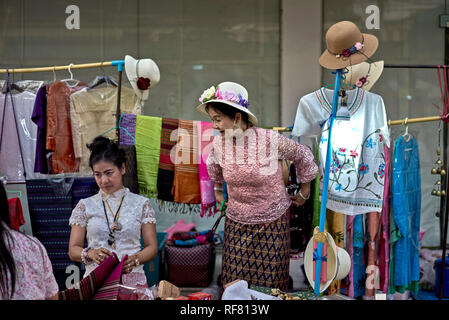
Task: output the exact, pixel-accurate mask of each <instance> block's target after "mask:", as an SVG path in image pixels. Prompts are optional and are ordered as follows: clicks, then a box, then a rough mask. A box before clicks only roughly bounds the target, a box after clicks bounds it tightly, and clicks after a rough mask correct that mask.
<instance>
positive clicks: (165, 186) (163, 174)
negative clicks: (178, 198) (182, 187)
mask: <svg viewBox="0 0 449 320" xmlns="http://www.w3.org/2000/svg"><path fill="white" fill-rule="evenodd" d="M178 123H179V120H178V119H170V118H163V119H162V131H161V152H160V157H159V172H158V177H157V189H158V195H157V197H158V199H160V200H165V201H173V200H174V197H173V195H172V194H171V190H172V187H173V178H174V170H175V166H174V164H173V162H172V161H171V159H170V152H171V150H172V148H173V147H174V146H175V145H176V140H177V138H178V137H177V136H175V137H174V139H173V140H171V139H170V137H171V135H172V134H174V133H176V132H174V131H176V130H177V129H178Z"/></svg>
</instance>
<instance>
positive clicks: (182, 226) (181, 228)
mask: <svg viewBox="0 0 449 320" xmlns="http://www.w3.org/2000/svg"><path fill="white" fill-rule="evenodd" d="M195 227H196V224H195V223H193V222H189V223H186V222H185V221H184V219H179V220H178V221H176V222H175V224H173V225H172V226H171V227H168V228H167V229H165V230H164V232H167V233H168V235H167V239H168V240H169V239H172V236H173V234H174V233H175V232H188V231H191V230H192V229H194V228H195Z"/></svg>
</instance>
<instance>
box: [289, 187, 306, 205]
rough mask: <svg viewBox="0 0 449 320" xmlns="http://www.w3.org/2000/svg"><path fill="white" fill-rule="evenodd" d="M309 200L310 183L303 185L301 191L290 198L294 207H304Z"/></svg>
mask: <svg viewBox="0 0 449 320" xmlns="http://www.w3.org/2000/svg"><path fill="white" fill-rule="evenodd" d="M309 198H310V183H304V184H303V185H302V187H301V190H300V191H299V192H298V193H297V194H296V195H294V196H290V199H291V200H292V202H293V204H294V205H295V206H296V207H299V206H302V205H304V203H306V201H307V200H308V199H309Z"/></svg>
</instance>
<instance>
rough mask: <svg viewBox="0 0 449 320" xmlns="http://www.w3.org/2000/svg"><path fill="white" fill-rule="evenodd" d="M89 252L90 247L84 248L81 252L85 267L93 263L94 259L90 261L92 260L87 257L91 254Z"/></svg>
mask: <svg viewBox="0 0 449 320" xmlns="http://www.w3.org/2000/svg"><path fill="white" fill-rule="evenodd" d="M89 250H90V247H87V248H84V249H83V251H81V261H82V262H83V263H84V264H85V265H88V264H91V263H92V261H93V260H92V259H90V258H89V257H88V256H87V253H88V252H89Z"/></svg>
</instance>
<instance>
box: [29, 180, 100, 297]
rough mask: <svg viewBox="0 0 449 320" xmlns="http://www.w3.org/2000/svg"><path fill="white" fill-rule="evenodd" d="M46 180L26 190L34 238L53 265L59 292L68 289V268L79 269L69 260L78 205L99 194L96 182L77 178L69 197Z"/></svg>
mask: <svg viewBox="0 0 449 320" xmlns="http://www.w3.org/2000/svg"><path fill="white" fill-rule="evenodd" d="M54 187H55V185H54V184H52V183H49V182H48V181H47V180H45V179H36V180H27V181H26V190H27V197H28V208H29V212H30V219H31V225H32V230H33V236H35V237H36V238H38V239H39V240H40V241H41V242H42V244H43V245H44V247H45V249H46V250H47V253H48V256H49V258H50V261H51V263H52V267H53V273H54V274H55V278H56V281H57V282H58V285H59V288H65V280H66V278H67V274H66V273H65V271H66V268H67V267H68V266H69V265H77V263H75V262H73V261H72V260H70V258H69V256H68V248H69V239H70V230H71V228H70V226H69V219H70V216H71V214H72V210H73V208H75V206H76V204H77V203H78V201H79V200H80V199H82V198H87V197H90V196H92V195H94V194H96V193H97V192H98V187H97V184H96V183H95V179H94V178H90V177H89V178H74V181H73V184H72V186H71V188H70V190H69V191H68V192H67V194H61V193H60V190H55V189H54Z"/></svg>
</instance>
